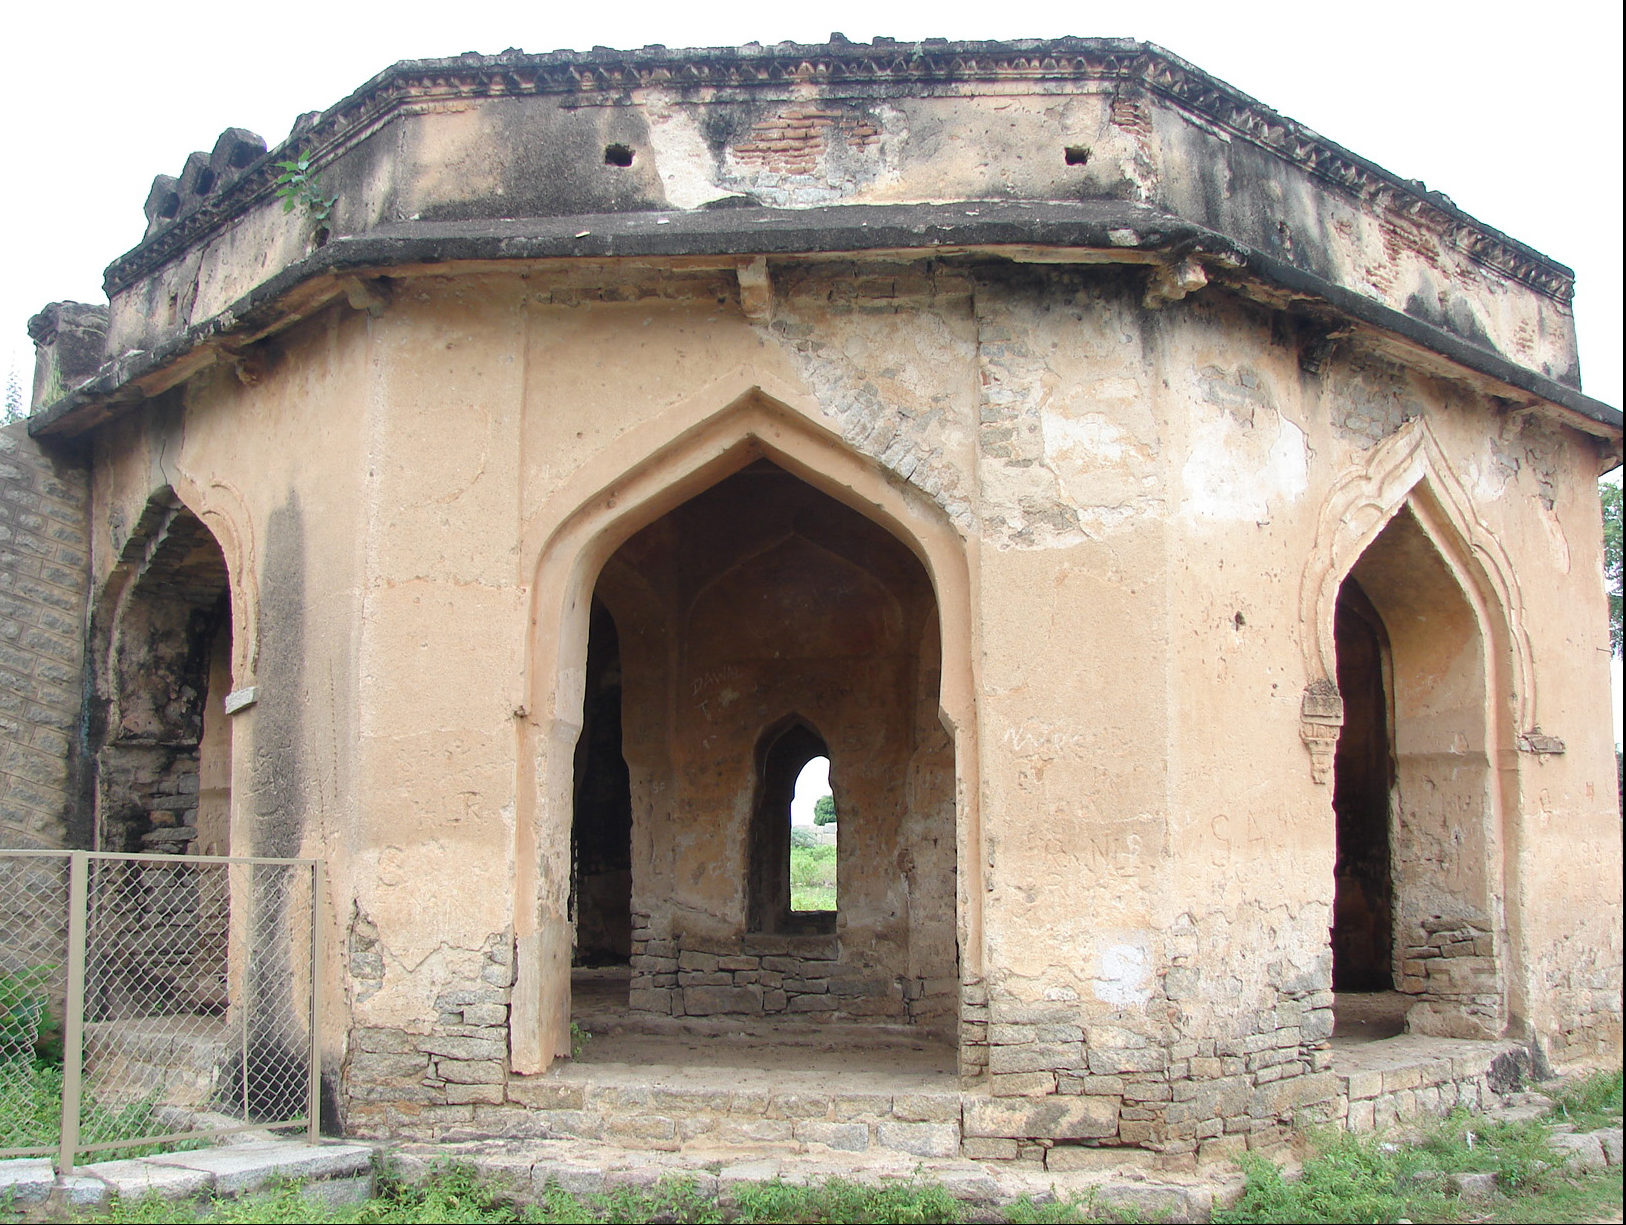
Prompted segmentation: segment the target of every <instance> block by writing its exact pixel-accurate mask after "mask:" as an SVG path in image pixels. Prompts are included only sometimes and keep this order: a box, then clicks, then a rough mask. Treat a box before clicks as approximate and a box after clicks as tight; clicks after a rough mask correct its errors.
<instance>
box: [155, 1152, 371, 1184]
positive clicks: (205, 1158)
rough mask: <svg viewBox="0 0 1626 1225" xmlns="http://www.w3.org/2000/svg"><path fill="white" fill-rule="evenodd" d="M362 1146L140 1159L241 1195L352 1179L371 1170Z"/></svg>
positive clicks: (168, 1155)
mask: <svg viewBox="0 0 1626 1225" xmlns="http://www.w3.org/2000/svg"><path fill="white" fill-rule="evenodd" d="M372 1157H373V1149H372V1146H371V1145H368V1144H316V1145H311V1144H304V1143H301V1142H300V1141H297V1140H273V1141H271V1142H269V1143H261V1144H239V1145H235V1146H232V1147H230V1148H206V1149H200V1150H198V1151H197V1152H190V1153H165V1154H164V1155H163V1156H160V1157H147V1158H143V1160H146V1161H151V1162H153V1163H154V1164H157V1165H166V1166H178V1167H180V1168H182V1169H186V1170H198V1171H201V1172H202V1173H205V1174H208V1175H211V1176H212V1179H213V1182H212V1187H211V1189H212V1190H213V1191H214V1193H215V1194H216V1195H228V1196H229V1195H243V1194H246V1193H247V1192H250V1191H257V1190H259V1189H260V1188H261V1187H265V1186H268V1185H270V1184H271V1183H274V1182H286V1181H295V1180H312V1181H317V1180H322V1179H328V1178H354V1177H357V1176H359V1175H362V1174H365V1173H367V1172H368V1171H369V1170H370V1169H371V1168H372Z"/></svg>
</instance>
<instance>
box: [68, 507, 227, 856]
mask: <svg viewBox="0 0 1626 1225" xmlns="http://www.w3.org/2000/svg"><path fill="white" fill-rule="evenodd" d="M231 602H232V601H231V589H230V581H229V579H228V576H227V569H226V559H225V556H224V554H223V553H222V551H221V548H220V545H219V543H218V542H217V541H216V540H215V537H214V535H213V534H212V533H211V532H210V531H209V529H208V528H207V527H206V526H205V525H204V524H203V522H202V521H201V520H200V519H199V518H198V517H197V515H195V514H194V513H193V512H192V511H191V510H190V509H189V508H188V507H187V506H186V505H185V504H183V503H182V502H181V501H180V500H179V499H178V498H177V497H176V496H175V495H174V494H173V493H171V492H170V491H168V490H165V491H161V492H160V493H159V494H156V495H154V497H153V498H152V499H151V500H150V501H149V503H148V506H147V509H146V512H145V513H144V514H143V516H142V517H141V519H140V521H139V522H138V523H137V524H136V526H135V529H134V530H133V531H132V533H131V535H130V538H129V540H128V541H127V542H126V543H125V546H124V548H123V550H122V552H121V556H120V560H119V563H118V565H117V566H116V567H115V570H114V573H113V575H112V577H111V579H110V581H109V583H108V585H107V588H106V591H105V594H104V598H103V599H102V601H101V602H100V606H99V607H98V608H97V609H96V612H95V617H94V622H93V624H94V626H95V627H96V629H95V632H94V638H95V639H96V641H97V644H98V651H97V654H98V656H99V659H98V666H97V668H96V698H95V701H94V703H93V708H92V710H91V712H90V713H91V719H90V734H91V741H92V743H91V746H90V747H91V752H92V757H93V761H94V765H95V779H96V782H95V833H94V845H95V846H96V848H97V849H99V850H108V851H149V852H159V853H165V854H203V855H226V854H229V853H230V846H231V759H232V753H231V725H230V718H229V716H228V714H227V712H226V708H225V698H226V696H227V694H228V693H230V692H231V689H232V658H233V626H232V608H231Z"/></svg>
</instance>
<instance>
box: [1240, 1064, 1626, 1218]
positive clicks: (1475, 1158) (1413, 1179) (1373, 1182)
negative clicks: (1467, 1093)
mask: <svg viewBox="0 0 1626 1225" xmlns="http://www.w3.org/2000/svg"><path fill="white" fill-rule="evenodd" d="M1553 1123H1571V1124H1573V1125H1575V1127H1576V1129H1577V1130H1583V1131H1584V1130H1589V1129H1592V1128H1597V1127H1607V1126H1613V1127H1619V1126H1620V1125H1621V1074H1620V1073H1619V1072H1614V1073H1603V1074H1599V1075H1596V1076H1592V1077H1588V1078H1586V1079H1585V1080H1582V1081H1579V1082H1577V1083H1575V1084H1573V1085H1571V1086H1568V1087H1566V1088H1565V1089H1564V1090H1562V1091H1561V1092H1560V1093H1558V1094H1557V1095H1556V1097H1555V1101H1554V1108H1553V1111H1552V1113H1551V1117H1550V1118H1549V1119H1548V1120H1547V1121H1545V1122H1539V1121H1532V1122H1524V1123H1499V1122H1495V1121H1493V1120H1490V1119H1487V1118H1485V1117H1483V1116H1480V1115H1472V1114H1467V1113H1464V1112H1460V1111H1458V1112H1453V1113H1452V1114H1451V1115H1450V1116H1448V1117H1447V1118H1446V1119H1444V1120H1443V1121H1441V1122H1440V1123H1437V1124H1435V1125H1434V1126H1432V1127H1431V1128H1428V1129H1427V1130H1424V1131H1417V1132H1414V1133H1413V1134H1412V1135H1411V1136H1410V1137H1408V1141H1407V1142H1398V1141H1396V1140H1392V1139H1384V1138H1382V1137H1379V1136H1354V1135H1350V1134H1349V1133H1347V1132H1331V1133H1317V1134H1312V1135H1310V1136H1309V1137H1308V1140H1309V1147H1310V1153H1309V1155H1308V1156H1307V1157H1306V1158H1305V1160H1304V1163H1303V1167H1302V1170H1301V1171H1299V1173H1298V1176H1297V1177H1293V1178H1289V1177H1287V1176H1286V1175H1284V1174H1283V1172H1282V1171H1281V1170H1279V1169H1278V1168H1277V1167H1276V1166H1274V1165H1272V1164H1270V1163H1269V1162H1268V1161H1265V1160H1263V1159H1261V1158H1258V1157H1255V1156H1253V1155H1251V1154H1250V1155H1248V1156H1246V1157H1244V1158H1243V1160H1242V1168H1243V1171H1244V1172H1245V1173H1246V1175H1247V1179H1248V1182H1247V1188H1246V1190H1245V1191H1244V1193H1243V1197H1242V1199H1241V1201H1240V1202H1239V1203H1238V1204H1237V1205H1236V1207H1234V1208H1232V1209H1228V1210H1225V1211H1222V1212H1216V1213H1215V1214H1214V1220H1215V1221H1216V1222H1237V1223H1241V1222H1300V1221H1332V1222H1338V1221H1396V1220H1413V1221H1473V1222H1483V1221H1582V1220H1588V1219H1593V1218H1599V1217H1602V1216H1605V1215H1606V1214H1608V1213H1611V1212H1614V1213H1618V1212H1619V1211H1620V1208H1621V1180H1620V1171H1619V1169H1618V1168H1615V1169H1611V1170H1607V1171H1602V1172H1599V1173H1592V1174H1574V1173H1570V1172H1567V1171H1566V1170H1565V1169H1564V1168H1563V1165H1562V1157H1561V1156H1560V1155H1558V1154H1557V1153H1555V1152H1554V1150H1553V1147H1552V1145H1551V1144H1550V1143H1549V1136H1550V1134H1551V1133H1550V1131H1549V1127H1550V1125H1551V1124H1553ZM1476 1175H1477V1176H1486V1175H1488V1176H1490V1177H1489V1178H1486V1179H1475V1178H1474V1176H1476ZM1478 1183H1488V1185H1483V1186H1476V1184H1478ZM1470 1187H1473V1188H1474V1190H1469V1188H1470Z"/></svg>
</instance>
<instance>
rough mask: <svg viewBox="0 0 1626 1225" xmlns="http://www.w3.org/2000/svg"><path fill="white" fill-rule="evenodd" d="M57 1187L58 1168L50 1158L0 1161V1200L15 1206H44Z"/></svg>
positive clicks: (23, 1158)
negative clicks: (9, 1198)
mask: <svg viewBox="0 0 1626 1225" xmlns="http://www.w3.org/2000/svg"><path fill="white" fill-rule="evenodd" d="M55 1186H56V1167H55V1166H53V1165H52V1164H51V1162H50V1160H49V1158H45V1157H21V1158H17V1159H15V1160H11V1161H0V1199H5V1198H6V1197H7V1196H10V1197H11V1202H12V1203H14V1204H43V1203H44V1202H45V1198H46V1196H48V1195H50V1194H51V1190H52V1188H54V1187H55Z"/></svg>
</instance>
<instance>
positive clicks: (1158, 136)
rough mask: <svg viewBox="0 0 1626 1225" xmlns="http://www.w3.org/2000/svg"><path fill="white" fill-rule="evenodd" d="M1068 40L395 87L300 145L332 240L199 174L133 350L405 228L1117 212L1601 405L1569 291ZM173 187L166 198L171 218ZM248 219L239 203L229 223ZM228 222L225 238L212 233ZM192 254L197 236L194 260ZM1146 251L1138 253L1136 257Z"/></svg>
mask: <svg viewBox="0 0 1626 1225" xmlns="http://www.w3.org/2000/svg"><path fill="white" fill-rule="evenodd" d="M1063 42H1065V43H1066V44H1067V45H1066V46H1063V45H1062V44H1061V43H1057V44H1054V45H1053V46H1051V47H1050V48H1049V50H1048V51H1041V52H1039V53H1038V54H1037V57H1036V58H1030V53H1029V52H1028V51H1026V50H1023V49H1017V48H1015V47H998V46H992V45H984V46H982V47H980V48H978V49H975V50H972V51H969V52H963V51H955V50H951V49H949V48H948V47H946V46H945V47H943V48H942V49H941V50H938V51H932V50H929V49H924V48H917V49H916V50H915V51H914V52H913V53H911V54H910V55H907V56H902V57H900V56H899V55H898V54H897V53H896V52H895V51H892V50H890V49H888V50H878V51H877V52H876V53H875V54H874V58H870V56H869V54H868V53H867V52H858V53H856V54H857V55H858V57H859V58H858V59H857V60H854V59H852V58H851V55H852V54H853V53H851V52H848V51H846V50H844V49H831V48H803V49H797V50H795V51H792V52H790V53H788V55H789V58H788V59H785V60H783V61H778V62H776V61H775V59H774V57H775V55H776V53H777V52H776V50H775V49H765V48H756V49H754V50H752V49H749V48H742V49H740V53H739V54H738V55H737V56H736V55H734V53H732V52H727V51H724V52H712V53H707V56H706V57H705V58H707V59H708V60H709V61H710V62H709V63H708V64H707V66H706V69H705V71H704V72H703V73H701V74H699V75H696V76H691V75H690V74H688V73H685V72H684V71H682V69H681V67H679V68H676V69H674V65H673V64H671V63H658V62H657V61H659V60H660V59H661V57H659V56H656V57H654V58H653V59H651V58H650V57H647V56H641V55H639V54H638V53H612V54H611V55H609V56H604V57H597V56H596V53H595V56H589V57H581V59H582V62H581V63H579V64H577V65H576V66H575V67H573V68H570V69H565V70H564V72H563V73H561V69H562V68H563V65H562V64H559V63H547V62H546V61H547V60H548V57H526V56H520V55H517V54H516V55H514V56H511V57H510V56H504V57H491V58H490V59H484V60H482V59H481V58H480V57H474V59H472V60H471V59H468V57H465V61H464V62H463V63H462V64H461V65H458V66H451V67H436V66H433V65H410V64H409V65H401V66H399V69H398V70H396V71H398V72H399V76H398V79H397V80H396V81H395V82H393V83H392V85H391V87H390V88H388V89H385V90H381V91H380V93H379V94H378V95H377V96H374V97H372V98H368V99H362V98H360V97H359V96H358V97H357V98H353V99H351V100H349V101H348V102H347V103H346V104H341V105H340V106H339V107H336V108H334V110H333V111H332V112H330V113H329V114H328V115H327V116H324V117H323V118H322V119H321V120H319V121H318V122H317V123H316V125H315V126H314V127H313V128H308V129H302V130H301V132H300V133H299V134H298V137H299V139H301V140H304V141H305V142H306V144H305V145H304V146H303V147H302V148H301V150H300V151H302V152H311V153H313V154H314V157H315V163H314V164H315V173H316V175H317V182H318V184H319V188H318V190H319V192H320V193H321V194H322V197H323V198H324V199H327V198H329V197H331V198H332V199H333V200H334V205H333V208H332V211H331V214H330V215H328V216H327V217H326V218H325V219H324V220H323V221H322V222H321V223H320V224H317V223H316V222H314V221H311V220H308V219H307V218H305V217H304V216H303V214H302V213H301V212H300V211H298V210H295V211H294V212H292V213H288V212H285V211H284V210H283V209H282V207H281V204H280V202H279V201H278V200H277V199H276V198H275V197H274V196H273V195H272V193H271V192H269V191H268V190H266V189H265V179H266V178H267V177H268V176H266V175H265V174H264V173H263V168H262V171H261V172H256V173H249V174H247V175H246V176H244V177H243V178H242V179H240V180H235V179H232V177H231V175H229V174H227V172H226V171H225V170H224V169H222V170H221V171H220V175H221V176H224V177H221V178H220V182H221V184H222V186H220V187H219V188H211V191H218V192H220V193H222V194H220V195H219V196H217V197H216V198H215V199H210V198H209V194H208V193H207V192H205V193H203V194H202V195H199V194H198V193H197V191H196V190H193V189H195V188H196V187H197V184H198V183H199V182H200V181H201V180H199V179H198V177H197V175H196V174H194V175H193V176H192V178H191V179H188V178H187V176H185V175H183V177H182V182H181V183H180V184H179V185H178V187H179V189H180V190H181V191H182V192H183V194H185V193H186V192H187V191H189V190H191V191H192V194H191V195H189V196H188V201H189V207H190V210H191V212H190V215H189V217H183V218H182V219H181V220H180V221H177V222H175V223H169V222H165V221H163V220H162V219H161V218H159V219H157V221H155V224H154V226H153V227H152V228H151V229H150V231H149V234H148V242H147V248H148V249H147V251H146V252H143V251H141V250H139V249H138V250H137V251H136V252H132V253H131V254H130V256H127V257H126V258H125V259H124V260H121V261H120V262H119V264H117V265H115V274H114V292H113V299H112V316H111V325H110V331H109V347H108V352H110V353H124V352H126V351H129V350H138V349H148V348H152V347H154V346H155V345H157V344H158V343H159V342H161V341H162V340H163V339H165V338H167V337H172V336H174V335H175V334H176V333H177V332H178V331H180V330H181V329H184V328H185V327H186V326H188V325H197V324H200V323H202V322H204V321H205V320H208V319H210V318H213V317H215V316H217V315H219V314H220V313H221V312H222V311H223V310H225V309H226V308H227V307H228V306H229V305H231V304H232V303H233V302H235V301H237V300H238V299H240V298H241V297H242V296H243V295H244V294H246V293H247V292H248V291H249V290H250V289H252V288H253V287H255V286H257V285H260V284H263V283H265V282H266V281H267V280H269V279H270V278H272V277H274V276H275V275H276V274H277V273H278V272H279V271H281V270H283V269H285V268H287V267H289V266H290V265H291V264H294V263H296V262H297V261H298V260H300V259H301V258H303V257H304V256H306V255H307V254H309V253H310V252H311V251H313V250H315V249H316V248H317V247H319V246H321V245H323V244H325V243H327V242H328V241H330V240H331V241H336V242H340V243H341V244H342V243H343V241H344V240H346V239H348V238H356V237H362V236H366V235H369V234H376V233H380V232H383V231H387V230H389V228H390V227H398V226H400V225H402V224H403V223H415V222H423V223H437V222H471V221H472V222H480V221H486V220H491V219H504V218H524V217H531V218H556V217H579V216H591V215H604V214H612V215H613V214H624V213H636V212H650V211H663V210H679V211H686V210H694V209H697V208H701V207H703V206H707V205H712V204H716V203H718V202H728V203H734V204H749V205H765V206H768V207H773V208H791V209H795V208H810V207H818V206H822V205H828V204H835V203H844V204H857V203H864V204H897V203H916V202H928V201H983V200H987V201H1008V200H1021V201H1034V202H1040V201H1051V202H1062V203H1076V202H1079V201H1089V200H1102V201H1107V200H1117V201H1133V202H1138V203H1147V204H1154V205H1157V206H1160V207H1161V208H1164V209H1167V210H1168V211H1170V212H1172V213H1174V214H1177V215H1178V216H1179V217H1182V218H1184V219H1186V220H1187V221H1190V222H1194V223H1196V224H1198V225H1201V226H1204V227H1207V228H1208V229H1210V230H1213V231H1215V232H1216V233H1218V234H1221V235H1225V236H1227V237H1228V238H1230V239H1232V240H1235V241H1237V242H1241V243H1244V244H1247V245H1248V246H1249V247H1251V248H1253V249H1255V250H1256V251H1259V252H1261V253H1263V254H1264V255H1266V256H1268V257H1271V258H1273V259H1278V260H1280V261H1282V262H1283V263H1284V264H1286V265H1288V266H1289V267H1292V268H1297V269H1299V270H1302V271H1304V272H1308V273H1311V274H1313V275H1314V276H1317V277H1320V278H1322V279H1323V280H1325V281H1326V282H1328V283H1330V284H1332V285H1334V286H1338V287H1342V288H1344V289H1347V290H1350V291H1352V292H1353V293H1355V294H1358V295H1361V296H1363V297H1366V298H1368V299H1371V300H1372V301H1375V302H1378V303H1381V304H1383V305H1385V306H1388V307H1391V308H1393V309H1394V310H1396V311H1400V312H1402V313H1404V314H1406V315H1410V316H1412V317H1413V318H1415V319H1417V320H1419V321H1422V322H1425V323H1427V324H1430V325H1433V326H1435V327H1438V328H1440V329H1442V330H1443V331H1444V332H1446V333H1448V334H1451V335H1454V336H1456V337H1458V338H1460V339H1462V340H1464V341H1467V342H1468V343H1470V344H1472V345H1476V346H1478V347H1480V348H1482V349H1485V350H1487V351H1488V352H1490V353H1493V354H1497V355H1501V356H1503V357H1505V358H1507V359H1508V360H1510V361H1512V362H1514V363H1517V364H1519V365H1522V366H1525V367H1528V368H1530V369H1533V370H1538V371H1540V372H1542V373H1544V374H1546V375H1548V376H1549V377H1551V378H1554V379H1556V380H1559V381H1561V382H1564V383H1567V384H1569V385H1571V386H1576V385H1578V384H1579V367H1578V362H1577V358H1576V352H1575V343H1574V327H1573V320H1572V318H1571V315H1570V309H1569V298H1568V293H1569V278H1568V276H1567V274H1566V272H1565V271H1564V270H1563V269H1561V268H1560V267H1558V266H1556V265H1553V264H1551V263H1550V262H1549V261H1546V260H1544V259H1543V258H1542V257H1540V256H1539V255H1537V254H1536V253H1534V252H1531V251H1529V250H1528V249H1526V248H1523V247H1521V246H1520V245H1519V244H1517V243H1514V242H1513V241H1512V240H1509V239H1507V238H1505V236H1502V235H1500V234H1497V233H1496V232H1495V231H1492V230H1490V229H1489V228H1488V227H1485V226H1482V225H1480V224H1479V223H1477V222H1475V221H1474V220H1473V219H1472V218H1469V217H1467V216H1466V215H1465V214H1462V213H1460V212H1459V211H1457V210H1456V208H1455V206H1454V205H1452V204H1451V203H1450V202H1449V201H1448V200H1446V199H1445V198H1444V197H1442V196H1439V194H1438V193H1429V192H1427V191H1426V190H1424V189H1422V188H1420V187H1418V186H1417V185H1414V184H1409V183H1405V182H1403V181H1401V180H1398V179H1395V178H1393V177H1392V176H1390V175H1388V174H1387V173H1386V172H1384V171H1382V170H1381V169H1380V168H1378V167H1376V166H1373V165H1372V164H1371V163H1369V162H1365V161H1364V160H1363V159H1360V158H1358V157H1357V156H1355V155H1353V154H1350V153H1349V152H1348V151H1346V150H1343V149H1340V148H1339V147H1338V146H1335V145H1331V144H1329V143H1327V142H1325V141H1324V140H1323V139H1322V138H1320V137H1318V136H1316V135H1315V134H1313V133H1310V132H1308V131H1307V130H1306V129H1303V128H1301V127H1299V126H1298V125H1296V124H1295V123H1293V122H1292V121H1291V120H1289V119H1286V118H1285V117H1283V116H1280V115H1278V114H1276V113H1274V112H1271V111H1269V110H1268V108H1265V107H1263V106H1262V105H1260V104H1259V103H1256V102H1254V101H1253V100H1252V99H1248V98H1246V97H1245V96H1243V95H1238V94H1234V92H1232V91H1230V90H1229V89H1228V87H1224V86H1222V85H1220V84H1219V83H1217V82H1213V81H1210V80H1208V79H1206V78H1204V77H1203V76H1202V75H1201V73H1200V72H1199V71H1198V70H1196V69H1194V68H1192V67H1191V66H1190V65H1185V64H1181V63H1180V62H1179V61H1177V60H1174V59H1173V57H1169V56H1167V53H1164V52H1162V51H1160V50H1158V49H1155V48H1150V47H1146V46H1144V45H1140V44H1129V43H1116V42H1113V41H1111V40H1094V41H1090V40H1063ZM922 52H924V54H923V53H922ZM570 58H575V57H570ZM477 60H478V61H479V62H475V61H477ZM833 64H839V65H840V68H839V70H832V67H831V66H832V65H833ZM770 65H772V66H770ZM386 75H388V74H386ZM567 80H568V81H569V86H568V88H567V87H566V86H565V82H566V81H567ZM375 84H376V83H375ZM364 92H365V91H364ZM232 136H233V134H232V133H231V132H228V133H226V134H223V136H222V146H231V145H232V140H231V139H228V138H231V137H232ZM244 147H245V148H247V146H244ZM229 151H230V150H229V149H227V150H226V152H229ZM292 152H293V150H292V148H291V147H285V148H284V149H283V153H285V154H288V155H291V154H292ZM198 156H199V157H201V155H198ZM213 156H214V159H215V160H216V161H218V160H220V159H221V158H222V157H223V156H225V153H223V152H222V148H220V147H217V150H216V153H215V154H214V155H213ZM228 180H230V181H231V183H232V186H231V188H230V191H228V190H227V187H226V186H225V184H226V183H227V182H228ZM209 181H210V182H211V183H213V182H214V179H210V180H209ZM188 183H191V184H192V188H190V189H189V188H188V186H187V185H188ZM176 187H177V185H176V184H174V182H173V181H171V180H167V179H166V180H165V184H164V185H161V186H160V187H157V188H155V193H156V194H157V195H159V196H165V195H166V194H173V190H174V189H175V188H176ZM233 193H235V194H233ZM228 196H230V197H231V198H232V199H233V200H234V205H233V207H231V208H229V209H227V208H222V207H221V206H220V203H219V201H221V200H224V199H226V198H227V197H228ZM211 208H213V209H214V211H217V212H219V213H220V214H221V215H220V218H219V220H218V222H210V223H207V224H205V223H202V222H200V218H202V217H205V216H208V215H209V213H210V210H211ZM200 209H201V210H202V211H201V212H200V211H199V210H200ZM166 226H168V227H169V229H168V231H167V232H166ZM183 231H185V232H195V237H193V238H190V239H188V240H187V241H185V242H184V243H182V242H180V241H179V240H177V239H175V235H177V234H180V233H182V232H183ZM589 232H591V227H589ZM1145 241H1146V236H1145V235H1136V234H1135V233H1128V234H1120V235H1117V236H1115V237H1113V239H1112V244H1113V246H1114V247H1115V248H1119V249H1122V248H1125V247H1130V248H1132V247H1136V246H1140V245H1142V244H1143V243H1144V242H1145ZM172 246H173V248H174V249H173V251H171V250H170V248H171V247H172ZM160 250H164V251H165V252H166V256H165V258H163V259H159V260H153V259H152V258H151V256H152V255H153V254H154V253H156V252H158V251H160Z"/></svg>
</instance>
